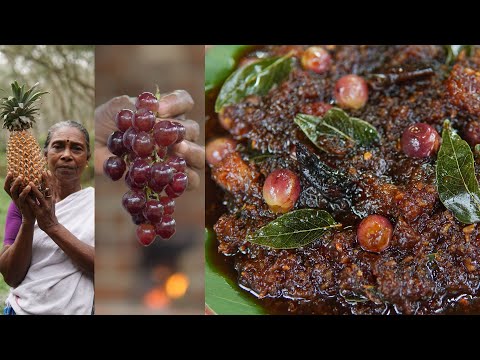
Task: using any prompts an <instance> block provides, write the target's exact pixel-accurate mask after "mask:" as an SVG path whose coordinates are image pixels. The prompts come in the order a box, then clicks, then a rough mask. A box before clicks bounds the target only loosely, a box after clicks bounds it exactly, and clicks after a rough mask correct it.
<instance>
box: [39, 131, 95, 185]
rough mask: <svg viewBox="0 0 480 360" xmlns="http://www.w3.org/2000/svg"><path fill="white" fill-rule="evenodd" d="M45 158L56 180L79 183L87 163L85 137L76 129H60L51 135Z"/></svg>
mask: <svg viewBox="0 0 480 360" xmlns="http://www.w3.org/2000/svg"><path fill="white" fill-rule="evenodd" d="M45 156H46V158H47V164H48V169H49V170H50V171H51V172H52V173H53V174H54V176H55V177H56V178H57V179H58V180H60V181H77V180H78V181H79V180H80V176H81V175H82V173H83V170H85V167H86V166H87V161H88V153H87V144H86V142H85V136H84V135H83V133H82V132H81V131H80V130H79V129H77V128H74V127H68V126H65V127H61V128H59V129H57V130H56V131H55V132H54V133H53V134H52V139H51V140H50V143H49V144H48V147H47V152H46V154H45Z"/></svg>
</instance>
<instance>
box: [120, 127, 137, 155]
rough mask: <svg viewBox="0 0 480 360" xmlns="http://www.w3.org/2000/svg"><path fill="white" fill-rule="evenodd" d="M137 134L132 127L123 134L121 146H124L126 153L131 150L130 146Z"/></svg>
mask: <svg viewBox="0 0 480 360" xmlns="http://www.w3.org/2000/svg"><path fill="white" fill-rule="evenodd" d="M137 133H138V131H137V130H135V128H134V127H131V128H130V129H128V130H127V131H125V132H124V133H123V146H125V148H126V149H127V150H128V151H130V150H132V145H133V142H134V141H135V138H136V137H137Z"/></svg>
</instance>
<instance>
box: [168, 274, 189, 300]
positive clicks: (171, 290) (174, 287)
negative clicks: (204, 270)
mask: <svg viewBox="0 0 480 360" xmlns="http://www.w3.org/2000/svg"><path fill="white" fill-rule="evenodd" d="M189 284H190V282H189V280H188V277H187V276H186V275H185V274H182V273H175V274H172V275H170V277H169V278H168V279H167V282H166V283H165V292H166V293H167V296H168V297H169V298H171V299H178V298H181V297H182V296H184V295H185V293H186V292H187V289H188V285H189Z"/></svg>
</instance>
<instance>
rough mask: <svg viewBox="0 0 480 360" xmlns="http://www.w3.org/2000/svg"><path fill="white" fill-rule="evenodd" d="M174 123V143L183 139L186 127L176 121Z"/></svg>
mask: <svg viewBox="0 0 480 360" xmlns="http://www.w3.org/2000/svg"><path fill="white" fill-rule="evenodd" d="M175 125H176V126H177V141H175V143H176V144H178V143H179V142H181V141H183V140H185V135H186V134H187V129H185V126H183V125H182V124H180V123H176V124H175Z"/></svg>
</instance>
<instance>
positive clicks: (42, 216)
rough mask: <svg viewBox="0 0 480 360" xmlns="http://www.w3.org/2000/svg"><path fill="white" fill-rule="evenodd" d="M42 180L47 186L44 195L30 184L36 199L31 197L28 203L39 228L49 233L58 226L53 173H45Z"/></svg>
mask: <svg viewBox="0 0 480 360" xmlns="http://www.w3.org/2000/svg"><path fill="white" fill-rule="evenodd" d="M42 180H43V182H44V184H45V186H46V187H45V191H44V193H42V192H41V191H40V190H39V189H38V188H37V187H36V186H35V185H34V184H33V183H30V187H31V192H32V194H33V195H34V197H31V196H29V197H28V198H27V202H28V204H29V205H30V208H31V209H32V210H33V213H34V214H35V217H36V219H37V223H38V227H39V228H40V229H42V230H43V231H45V232H46V233H48V230H49V229H51V228H52V227H54V226H55V225H58V220H57V216H56V215H55V201H54V199H55V194H54V186H53V175H52V173H51V172H50V171H48V172H45V171H44V172H43V173H42Z"/></svg>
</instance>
